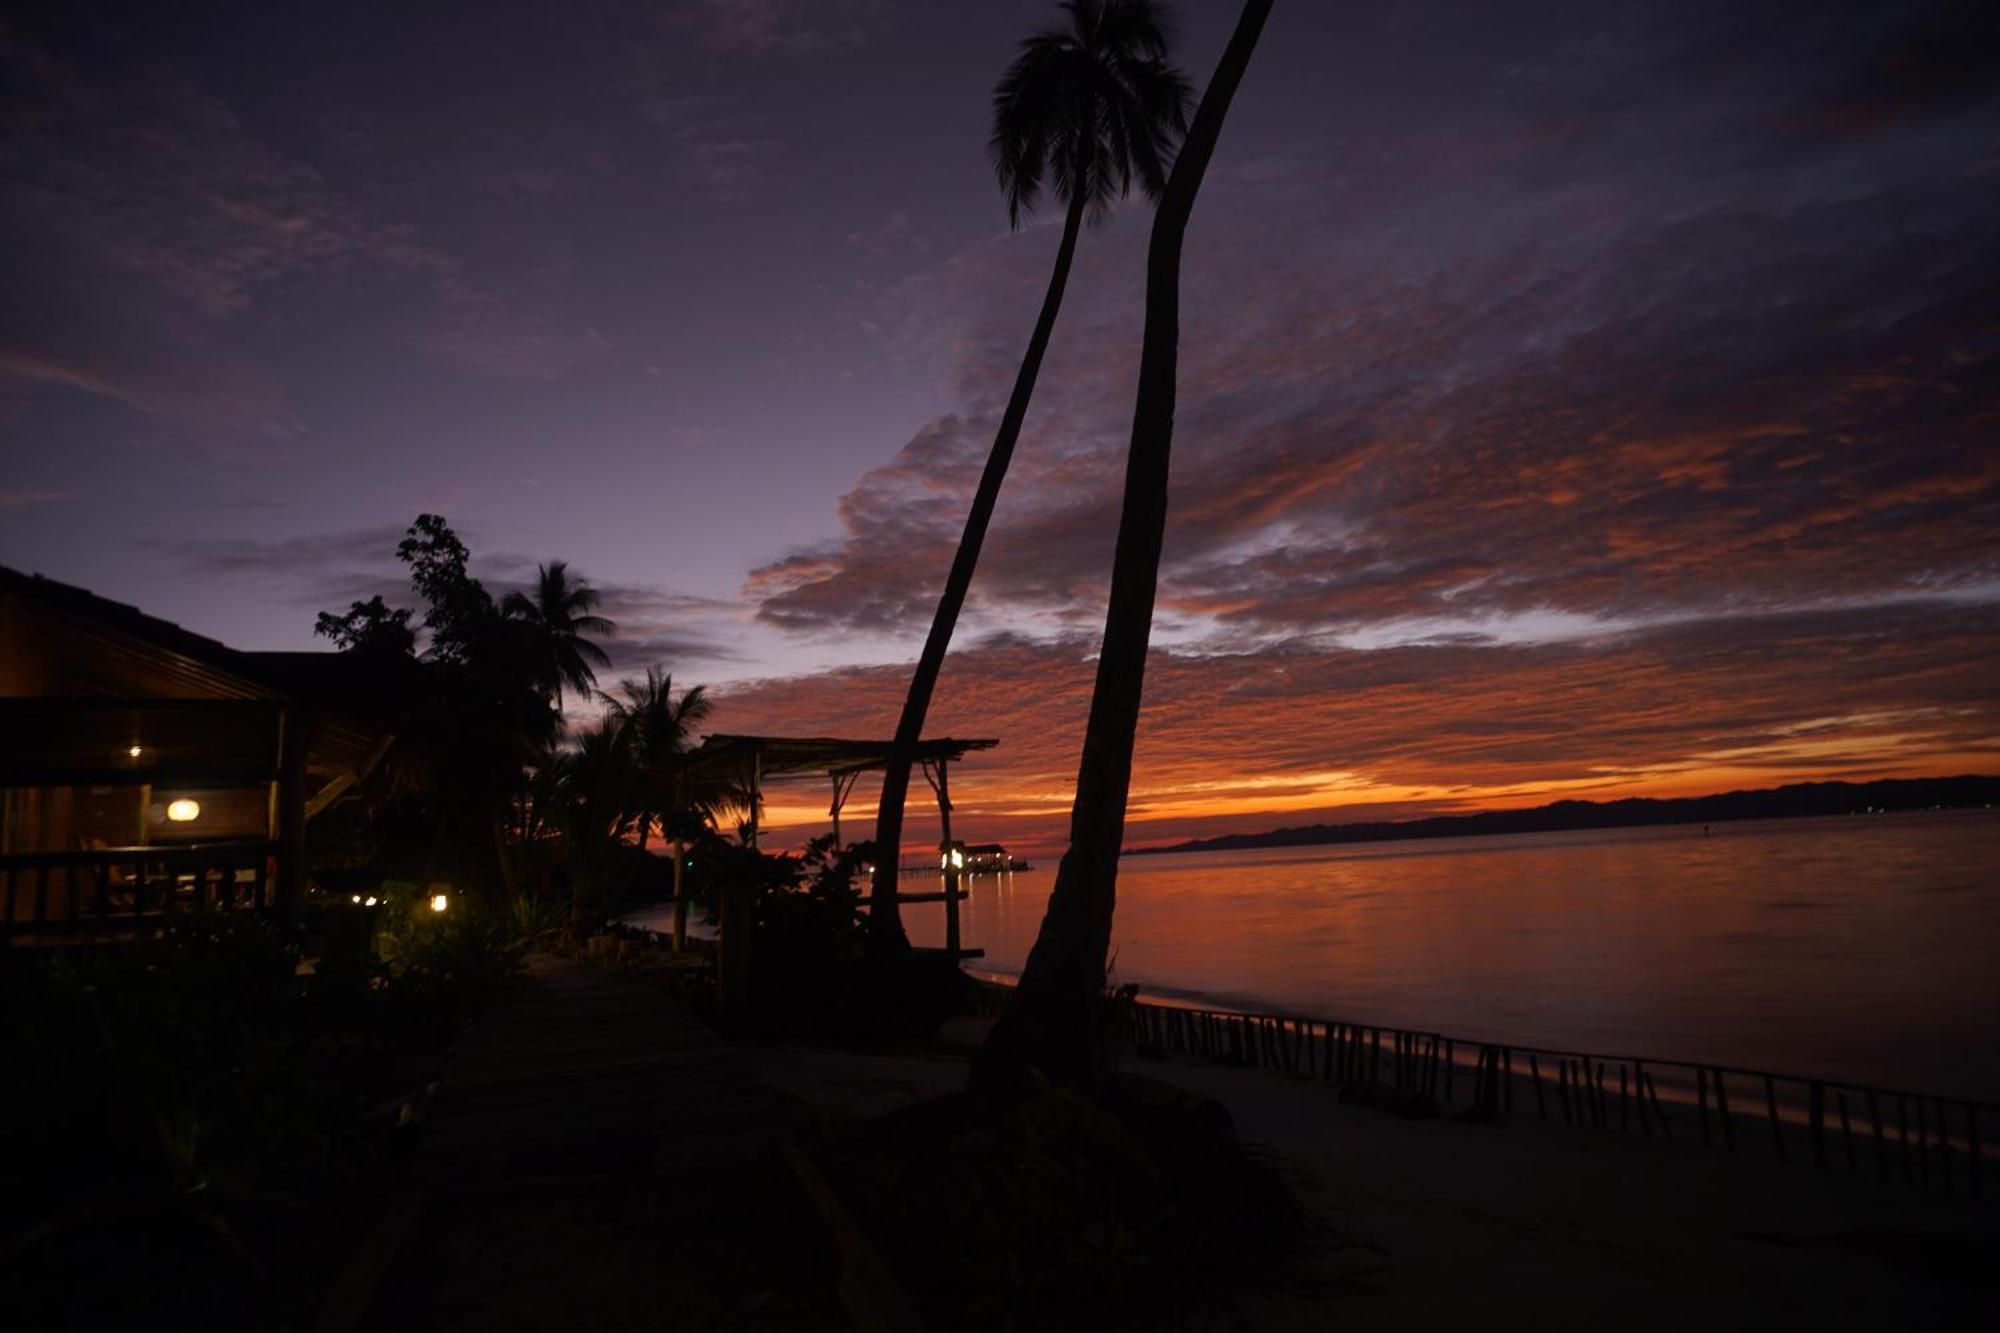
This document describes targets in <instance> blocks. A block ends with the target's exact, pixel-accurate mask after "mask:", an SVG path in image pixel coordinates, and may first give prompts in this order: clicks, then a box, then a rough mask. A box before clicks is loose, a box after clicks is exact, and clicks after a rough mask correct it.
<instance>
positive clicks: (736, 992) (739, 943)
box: [715, 884, 756, 1032]
mask: <svg viewBox="0 0 2000 1333" xmlns="http://www.w3.org/2000/svg"><path fill="white" fill-rule="evenodd" d="M754 893H755V890H753V889H752V888H751V887H750V886H749V885H748V884H727V885H724V886H723V889H722V939H721V942H720V944H719V945H718V947H717V950H716V960H715V1002H716V1013H717V1015H718V1016H719V1017H720V1018H721V1020H722V1026H723V1029H724V1030H725V1031H730V1032H735V1031H741V1030H742V1029H743V1028H744V1027H745V1026H746V1025H747V1024H748V1022H749V1017H750V937H751V933H752V931H753V930H754V929H755V927H756V900H755V898H754V896H753V895H754Z"/></svg>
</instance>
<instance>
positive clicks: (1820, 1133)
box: [1806, 1082, 1826, 1167]
mask: <svg viewBox="0 0 2000 1333" xmlns="http://www.w3.org/2000/svg"><path fill="white" fill-rule="evenodd" d="M1806 1098H1807V1112H1806V1114H1807V1118H1808V1119H1809V1120H1810V1122H1811V1125H1812V1147H1813V1165H1814V1166H1820V1167H1823V1166H1825V1165H1826V1087H1825V1085H1824V1084H1821V1083H1817V1082H1815V1083H1813V1084H1812V1085H1811V1087H1810V1088H1809V1089H1808V1090H1807V1093H1806Z"/></svg>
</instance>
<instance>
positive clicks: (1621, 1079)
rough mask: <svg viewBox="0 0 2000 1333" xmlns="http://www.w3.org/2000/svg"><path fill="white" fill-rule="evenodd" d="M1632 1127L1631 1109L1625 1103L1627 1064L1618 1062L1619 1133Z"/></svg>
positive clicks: (1621, 1061)
mask: <svg viewBox="0 0 2000 1333" xmlns="http://www.w3.org/2000/svg"><path fill="white" fill-rule="evenodd" d="M1631 1126H1632V1111H1631V1107H1630V1106H1629V1105H1628V1104H1627V1103H1626V1101H1625V1062H1624V1061H1623V1060H1620V1061H1619V1062H1618V1132H1619V1133H1620V1134H1623V1133H1624V1132H1625V1131H1626V1130H1627V1129H1630V1128H1631Z"/></svg>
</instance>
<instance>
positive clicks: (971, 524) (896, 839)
mask: <svg viewBox="0 0 2000 1333" xmlns="http://www.w3.org/2000/svg"><path fill="white" fill-rule="evenodd" d="M1084 203H1085V200H1084V198H1083V196H1082V195H1079V196H1078V197H1077V198H1076V199H1075V200H1073V201H1071V203H1070V206H1069V213H1068V216H1067V217H1065V218H1064V220H1063V234H1062V245H1061V246H1060V247H1058V249H1057V250H1056V267H1055V272H1054V273H1052V274H1050V275H1049V289H1048V292H1047V294H1046V295H1044V296H1043V297H1042V313H1041V314H1040V316H1038V317H1037V318H1036V320H1035V332H1034V336H1032V337H1031V338H1029V339H1028V352H1027V355H1026V356H1024V357H1022V358H1021V369H1020V371H1019V373H1017V374H1016V375H1015V376H1014V392H1013V394H1012V395H1011V396H1010V397H1009V398H1008V399H1007V410H1006V412H1005V413H1004V414H1003V415H1002V416H1001V418H1000V429H999V432H998V433H997V434H995V435H994V437H993V450H992V452H991V453H989V454H987V455H986V470H985V471H984V472H982V473H980V475H979V489H978V490H977V491H976V492H974V493H973V497H972V510H971V512H970V513H968V514H967V515H966V516H965V531H964V533H963V534H961V535H960V537H959V539H958V554H957V555H955V556H953V557H952V561H951V573H950V575H949V576H948V577H947V578H946V579H945V585H944V595H943V596H942V597H940V598H938V604H937V611H936V613H935V614H934V615H932V617H931V632H930V635H929V637H928V638H926V639H925V640H924V651H923V655H922V656H921V657H919V658H918V659H917V670H916V674H915V675H913V676H911V677H910V692H909V694H908V695H907V696H906V697H905V698H904V700H903V715H902V717H901V718H900V719H899V720H898V721H897V723H896V739H895V742H894V744H893V746H892V748H891V749H890V752H889V767H888V770H887V771H886V772H884V773H883V775H882V798H881V801H880V803H879V805H878V807H877V811H876V815H875V878H874V880H873V882H872V883H871V884H870V886H869V893H868V951H869V952H870V953H871V954H873V955H875V956H877V957H879V956H881V955H883V954H885V953H894V952H898V951H900V950H903V949H907V948H908V947H909V943H910V941H909V937H908V936H907V935H905V934H904V932H903V918H902V913H901V912H900V911H899V910H898V909H897V907H896V867H897V866H898V865H899V864H900V863H901V861H902V855H903V807H904V805H905V804H906V803H907V802H908V800H909V795H910V768H911V766H912V764H913V762H914V760H913V754H914V752H915V750H916V746H917V741H918V739H919V738H921V737H922V735H923V731H924V716H925V715H926V714H927V713H928V712H929V711H930V706H931V695H932V693H933V692H934V691H935V690H936V688H937V679H938V672H939V671H940V670H941V669H942V668H943V667H944V655H945V651H946V650H947V649H948V648H950V647H951V636H952V631H953V630H955V629H956V628H957V627H958V613H959V611H960V610H961V609H963V608H964V606H965V594H966V590H967V589H968V588H970V587H971V586H972V571H973V570H974V569H975V568H976V567H977V566H978V564H979V548H980V547H981V546H982V545H983V544H984V543H985V541H986V529H987V526H988V525H989V524H990V523H991V522H992V521H993V506H994V503H995V502H996V501H998V500H999V498H1000V483H1002V482H1003V481H1005V480H1006V479H1007V466H1008V464H1009V463H1010V462H1012V461H1013V458H1014V442H1015V441H1016V440H1017V439H1019V438H1020V435H1021V423H1022V422H1023V421H1024V420H1026V418H1027V415H1028V401H1029V400H1030V399H1031V398H1033V397H1034V395H1035V380H1036V378H1037V377H1038V376H1039V375H1040V374H1041V371H1042V356H1043V354H1044V353H1045V352H1047V351H1048V348H1049V337H1050V335H1051V334H1052V333H1053V332H1054V331H1055V327H1056V313H1057V311H1059V310H1060V309H1061V308H1062V299H1063V289H1064V288H1065V287H1067V286H1068V285H1069V268H1070V261H1071V260H1072V259H1073V258H1074V257H1075V255H1076V237H1077V233H1078V231H1080V230H1081V229H1082V226H1083V210H1084Z"/></svg>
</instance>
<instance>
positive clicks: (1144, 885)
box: [906, 811, 2000, 1097]
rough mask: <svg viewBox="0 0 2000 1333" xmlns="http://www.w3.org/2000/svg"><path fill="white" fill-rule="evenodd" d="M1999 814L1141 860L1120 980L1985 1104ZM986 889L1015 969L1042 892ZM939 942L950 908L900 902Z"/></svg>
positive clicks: (1039, 882) (976, 929)
mask: <svg viewBox="0 0 2000 1333" xmlns="http://www.w3.org/2000/svg"><path fill="white" fill-rule="evenodd" d="M1995 867H2000V814H1995V813H1993V812H1988V811H1976V812H1942V813H1936V814H1924V815H1877V816H1855V817H1849V818H1835V819H1795V820H1773V821H1762V822H1757V823H1745V824H1718V825H1716V826H1714V828H1713V830H1712V832H1711V833H1710V834H1709V835H1707V836H1704V834H1703V832H1702V829H1701V828H1700V827H1699V826H1694V827H1681V828H1668V829H1613V830H1605V831H1597V832H1585V833H1544V834H1524V835H1516V836H1510V837H1499V838H1465V839H1437V840H1430V841H1425V842H1406V843H1378V844H1364V845H1359V846H1348V847H1339V848H1299V849H1292V850H1286V851H1259V852H1240V853H1223V852H1210V853H1199V854H1190V855H1181V856H1158V857H1134V858H1130V859H1128V860H1126V861H1125V862H1124V864H1123V866H1122V868H1121V870H1120V872H1119V894H1118V915H1117V921H1116V926H1115V932H1114V937H1113V943H1114V948H1115V949H1116V951H1117V954H1116V962H1115V966H1116V973H1117V977H1116V979H1117V980H1119V981H1136V982H1139V983H1140V984H1142V985H1143V986H1145V987H1147V988H1148V989H1149V990H1157V991H1163V992H1168V993H1174V992H1179V993H1187V994H1194V995H1201V996H1207V997H1211V998H1214V999H1217V1000H1221V1001H1224V1002H1229V1003H1237V1004H1247V1005H1253V1006H1264V1007H1272V1008H1278V1009H1284V1010H1288V1011H1294V1012H1300V1013H1307V1014H1313V1015H1316V1016H1322V1017H1328V1018H1340V1019H1350V1020H1356V1021H1364V1022H1376V1023H1394V1024H1401V1025H1407V1026H1423V1027H1432V1028H1436V1029H1439V1030H1441V1031H1444V1032H1449V1033H1452V1034H1454V1035H1464V1036H1470V1037H1475V1038H1492V1039H1496V1040H1506V1041H1513V1042H1523V1043H1537V1044H1544V1045H1553V1046H1564V1047H1570V1048H1575V1049H1585V1050H1593V1051H1606V1052H1614V1053H1624V1054H1636V1055H1640V1056H1656V1057H1663V1058H1671V1059H1690V1060H1701V1061H1706V1062H1712V1063H1722V1064H1738V1065H1745V1066H1751V1067H1760V1068H1770V1069H1777V1070H1780V1071H1784V1072H1789V1073H1798V1074H1803V1075H1809V1076H1823V1077H1830V1078H1848V1079H1853V1080H1858V1081H1865V1082H1867V1081H1872V1082H1877V1083H1883V1084H1888V1085H1892V1086H1909V1087H1915V1088H1919V1089H1922V1090H1925V1091H1930V1092H1937V1093H1941V1094H1952V1095H1962V1096H1978V1097H2000V985H1996V984H1995V983H1994V979H1993V975H1992V971H1993V961H1992V960H1993V955H1994V951H1995V949H1996V946H2000V873H1996V870H1995ZM1053 870H1054V866H1053V862H1051V863H1050V864H1049V865H1048V866H1047V867H1046V868H1042V869H1037V870H1033V871H1027V872H1021V873H1016V874H1014V875H1011V876H1000V877H993V876H980V877H978V878H976V879H974V880H973V881H972V899H971V901H969V902H968V903H966V904H965V916H964V933H965V942H966V944H967V945H969V946H977V947H980V948H984V949H985V950H986V955H987V956H986V959H985V962H986V964H987V965H988V966H991V967H992V968H994V969H995V970H998V971H1012V970H1018V968H1019V967H1020V965H1021V963H1022V961H1023V960H1024V959H1025V958H1026V957H1027V952H1028V948H1029V946H1030V945H1031V944H1032V943H1033V942H1034V935H1035V930H1036V928H1037V927H1038V926H1039V925H1040V923H1041V917H1042V909H1043V906H1044V904H1045V903H1046V901H1047V897H1048V891H1049V885H1050V883H1051V881H1052V879H1053ZM906 918H907V923H908V925H909V928H910V932H911V936H912V938H913V939H914V940H915V941H916V942H917V943H919V944H937V943H940V942H941V940H942V936H943V915H942V912H941V910H940V909H938V908H935V907H929V906H913V907H911V908H908V909H906Z"/></svg>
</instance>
